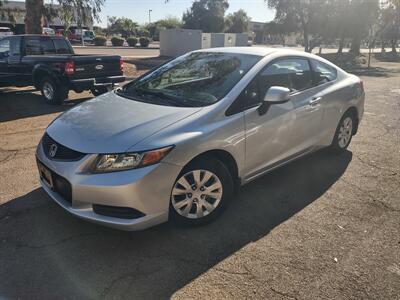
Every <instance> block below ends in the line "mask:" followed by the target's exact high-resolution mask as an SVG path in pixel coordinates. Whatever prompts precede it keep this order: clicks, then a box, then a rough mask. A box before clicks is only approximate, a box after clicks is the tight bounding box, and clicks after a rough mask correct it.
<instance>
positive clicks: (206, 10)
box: [182, 0, 229, 32]
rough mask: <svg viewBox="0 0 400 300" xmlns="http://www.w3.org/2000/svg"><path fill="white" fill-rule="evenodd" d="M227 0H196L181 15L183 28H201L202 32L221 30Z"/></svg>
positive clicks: (227, 5) (223, 25) (222, 28)
mask: <svg viewBox="0 0 400 300" xmlns="http://www.w3.org/2000/svg"><path fill="white" fill-rule="evenodd" d="M228 8H229V3H228V1H227V0H196V1H194V2H193V4H192V7H191V8H190V9H188V10H187V11H186V13H184V15H183V18H182V19H183V23H184V25H183V28H188V29H201V30H202V31H204V32H223V31H224V27H225V22H224V16H225V11H226V10H227V9H228Z"/></svg>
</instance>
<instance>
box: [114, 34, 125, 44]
mask: <svg viewBox="0 0 400 300" xmlns="http://www.w3.org/2000/svg"><path fill="white" fill-rule="evenodd" d="M124 42H125V40H124V39H123V38H120V37H118V36H114V37H113V38H112V39H111V43H112V45H113V46H115V47H121V46H123V45H124Z"/></svg>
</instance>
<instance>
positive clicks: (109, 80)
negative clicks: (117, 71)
mask: <svg viewBox="0 0 400 300" xmlns="http://www.w3.org/2000/svg"><path fill="white" fill-rule="evenodd" d="M125 79H126V77H125V76H109V77H99V78H84V79H73V80H71V83H70V85H71V88H72V89H73V90H75V91H84V90H90V89H93V88H98V87H109V88H112V87H113V86H114V85H115V84H117V83H121V82H124V81H125Z"/></svg>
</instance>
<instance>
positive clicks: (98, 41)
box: [93, 36, 107, 46]
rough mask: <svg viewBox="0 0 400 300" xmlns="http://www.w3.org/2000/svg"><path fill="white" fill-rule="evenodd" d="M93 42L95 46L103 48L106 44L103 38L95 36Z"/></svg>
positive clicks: (105, 39)
mask: <svg viewBox="0 0 400 300" xmlns="http://www.w3.org/2000/svg"><path fill="white" fill-rule="evenodd" d="M93 42H94V44H95V46H105V45H106V44H107V38H106V37H105V36H96V37H95V38H94V40H93Z"/></svg>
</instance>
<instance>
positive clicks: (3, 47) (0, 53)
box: [0, 39, 10, 59]
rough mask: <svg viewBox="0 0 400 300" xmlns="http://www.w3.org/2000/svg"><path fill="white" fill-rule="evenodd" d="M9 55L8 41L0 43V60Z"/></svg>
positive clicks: (4, 40)
mask: <svg viewBox="0 0 400 300" xmlns="http://www.w3.org/2000/svg"><path fill="white" fill-rule="evenodd" d="M9 55H10V39H3V40H1V41H0V59H4V58H6V57H8V56H9Z"/></svg>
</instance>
